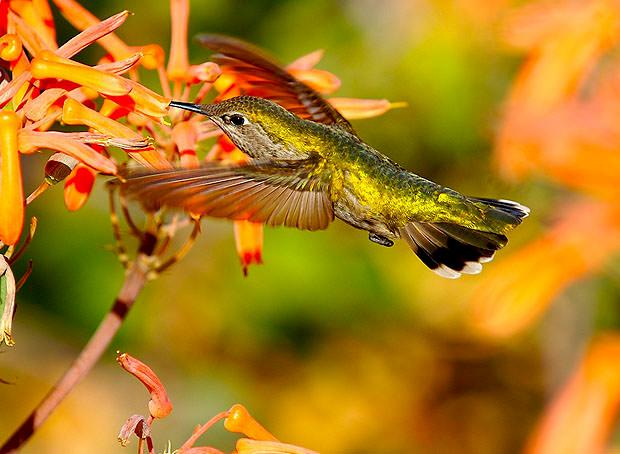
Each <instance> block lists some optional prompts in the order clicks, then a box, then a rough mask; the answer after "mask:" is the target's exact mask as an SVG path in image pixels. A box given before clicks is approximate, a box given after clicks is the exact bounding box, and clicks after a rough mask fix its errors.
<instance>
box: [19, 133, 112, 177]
mask: <svg viewBox="0 0 620 454" xmlns="http://www.w3.org/2000/svg"><path fill="white" fill-rule="evenodd" d="M40 148H44V149H52V150H56V151H60V152H62V153H65V154H68V155H69V156H72V157H74V158H75V159H77V160H78V161H81V162H83V163H84V164H88V165H89V166H90V167H92V168H94V169H96V170H99V171H100V172H102V173H107V174H116V164H114V162H112V161H111V160H110V159H108V158H106V157H105V156H103V155H101V154H99V153H97V152H96V151H95V150H93V149H92V148H91V147H89V146H88V145H86V144H84V143H81V142H78V141H77V140H75V139H72V138H71V136H67V135H66V133H62V132H56V131H46V132H40V131H29V130H26V129H22V130H21V131H20V133H19V150H20V151H21V152H22V153H34V152H35V151H37V150H38V149H40Z"/></svg>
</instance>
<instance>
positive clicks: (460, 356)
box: [0, 0, 620, 454]
mask: <svg viewBox="0 0 620 454" xmlns="http://www.w3.org/2000/svg"><path fill="white" fill-rule="evenodd" d="M81 3H82V4H83V5H84V6H85V7H87V8H88V9H89V10H90V11H92V12H93V13H94V14H95V15H96V16H97V17H99V18H105V17H108V16H110V15H112V14H114V13H117V12H119V11H121V10H123V9H129V10H131V11H132V12H133V13H134V15H133V16H132V17H130V18H129V19H128V21H127V22H126V23H125V25H124V26H123V27H122V28H121V29H120V30H119V31H118V32H117V33H118V35H119V36H120V37H122V38H123V39H124V40H125V41H126V42H127V43H129V44H131V45H144V44H149V43H158V44H160V45H161V46H162V47H163V48H164V49H167V48H168V47H169V45H170V33H169V28H170V25H169V23H170V12H169V3H168V2H166V1H156V2H138V1H135V0H130V1H123V2H121V1H116V0H115V1H105V2H96V1H92V0H91V1H86V0H85V1H82V2H81ZM190 4H191V14H190V24H189V31H190V36H191V35H193V34H197V33H200V32H219V33H225V34H230V35H234V36H238V37H241V38H244V39H246V40H249V41H251V42H253V43H255V44H257V45H259V46H261V47H263V48H265V49H267V50H269V51H270V52H271V53H272V54H274V55H275V56H277V58H278V59H279V60H280V61H281V62H283V63H288V62H291V61H293V60H294V59H296V58H297V57H299V56H301V55H304V54H306V53H308V52H311V51H313V50H315V49H319V48H321V49H325V57H324V58H323V60H322V61H321V63H320V64H319V67H320V68H322V69H326V70H329V71H330V72H332V73H334V74H336V75H337V76H338V77H339V78H340V80H341V82H342V88H341V89H340V90H339V92H338V95H339V96H351V97H364V98H388V99H390V100H392V101H405V102H407V104H408V107H407V108H403V109H395V110H392V111H390V112H387V113H386V114H384V115H383V116H381V117H378V118H374V119H369V120H359V121H355V122H354V127H355V128H356V129H357V130H358V132H359V134H360V136H361V137H363V138H364V140H366V141H367V142H368V143H369V144H370V145H372V146H373V147H375V148H377V149H379V150H381V151H382V152H384V153H385V154H387V155H388V156H390V157H391V158H393V159H395V160H396V161H398V162H399V163H400V164H402V165H403V166H404V167H406V168H408V169H411V170H413V171H414V172H416V173H418V174H420V175H422V176H424V177H427V178H430V179H432V180H434V181H437V182H440V183H442V184H444V185H447V186H450V187H452V188H454V189H456V190H458V191H460V192H463V193H465V194H471V195H475V196H484V197H498V198H508V199H514V200H518V201H519V202H521V203H523V204H525V205H527V206H529V207H530V208H531V209H532V215H531V216H530V217H529V218H528V219H527V220H526V222H525V223H524V224H523V226H522V227H520V228H519V229H517V231H515V232H514V233H513V234H512V235H511V237H510V243H509V245H508V247H507V248H506V249H505V250H503V251H501V252H499V253H498V254H497V256H496V258H495V260H494V261H493V262H491V263H489V264H487V265H485V267H484V270H483V272H482V273H481V274H480V275H476V276H465V277H463V278H461V279H459V280H457V281H449V280H444V279H442V278H440V277H438V276H436V275H435V274H433V273H431V272H429V271H428V270H427V269H426V268H425V267H424V265H423V264H422V263H420V262H419V260H418V259H417V258H416V257H415V256H414V255H413V254H411V251H410V250H409V248H408V247H406V245H404V244H397V245H396V246H395V247H393V248H391V249H387V248H381V247H378V246H377V245H375V244H373V243H370V242H369V241H368V239H367V236H366V235H365V234H364V232H357V231H352V230H351V229H350V228H349V227H348V226H345V225H344V224H342V223H338V222H337V223H335V224H334V225H332V226H331V227H330V228H329V229H328V230H326V231H322V232H315V233H309V232H300V231H296V230H287V229H266V231H265V243H264V250H263V259H264V262H265V263H264V264H263V265H260V266H252V267H250V269H249V275H248V277H247V278H244V277H243V274H242V272H241V268H240V266H239V264H238V258H237V256H236V253H235V249H234V239H233V234H232V229H231V228H230V223H229V222H227V221H222V220H212V219H209V220H206V221H203V233H202V235H201V236H200V238H199V241H198V244H197V245H196V246H195V247H194V249H193V250H192V251H191V253H190V254H189V255H188V257H186V258H185V259H184V260H183V262H181V263H180V264H178V265H176V266H175V267H174V268H172V269H171V271H169V272H167V273H165V274H164V275H162V276H160V277H159V278H158V279H157V280H155V281H153V282H151V283H149V284H148V286H147V288H146V290H145V291H144V292H143V294H142V295H141V296H140V299H139V301H138V303H137V305H136V307H135V308H134V309H133V310H132V313H131V314H130V315H129V318H128V320H127V322H126V324H125V326H124V327H123V328H122V330H121V332H120V334H119V335H118V336H117V338H116V339H115V340H114V342H113V345H112V346H111V348H110V349H109V351H108V353H107V354H105V355H104V357H103V359H102V361H101V362H100V363H99V365H98V366H97V367H96V369H95V371H94V372H93V373H92V374H91V375H89V376H88V377H87V379H86V380H85V381H84V382H83V383H82V384H81V385H79V387H78V388H77V389H76V390H75V392H73V393H72V394H71V396H70V397H69V398H68V399H67V401H66V402H65V403H63V404H62V406H61V407H60V408H59V410H58V411H57V412H56V413H55V414H54V415H53V416H52V417H51V419H50V420H49V421H48V422H47V423H46V424H45V425H44V426H43V428H42V429H41V430H40V431H39V432H38V433H37V434H36V435H35V437H34V438H33V440H32V441H31V442H30V443H29V444H28V445H27V446H26V447H25V449H24V452H26V453H27V452H46V453H61V452H62V453H66V452H92V453H97V452H102V453H103V452H116V451H117V450H121V449H122V448H120V446H119V445H118V442H117V440H116V435H117V433H118V429H119V428H120V426H121V424H122V423H123V422H124V421H125V419H126V418H127V417H128V416H130V415H131V414H134V413H145V412H146V403H147V401H148V395H147V394H146V393H145V392H144V390H143V389H142V388H141V387H140V385H139V384H138V383H136V382H135V381H134V380H133V379H132V378H131V377H129V376H127V375H126V374H125V373H124V372H122V371H121V370H120V368H119V367H118V366H117V365H116V363H115V361H114V358H115V353H114V352H115V350H121V351H128V352H130V353H131V354H132V355H134V356H136V357H138V358H140V359H142V360H143V361H145V362H146V363H147V364H149V366H151V367H152V368H153V369H154V370H155V371H156V372H157V373H158V375H159V376H160V378H161V379H162V381H163V382H164V383H165V384H166V387H167V390H168V394H169V396H170V398H171V399H172V401H173V403H174V406H175V409H174V411H173V413H172V414H171V415H170V416H169V417H168V418H166V419H164V420H162V421H157V422H156V423H155V426H154V438H155V441H156V448H157V450H158V452H161V451H162V450H164V449H165V448H166V443H167V442H168V440H170V442H171V445H172V447H173V449H174V448H175V447H178V446H180V445H181V443H182V442H183V441H184V440H185V439H186V438H187V437H188V436H189V435H190V434H191V431H192V429H193V428H194V426H195V425H196V424H198V423H202V422H204V421H206V420H207V419H209V418H210V417H211V416H212V415H214V414H216V413H217V412H219V411H222V410H225V409H226V408H228V407H230V406H231V405H232V404H233V403H236V402H240V403H243V404H244V405H245V406H246V407H248V409H249V410H250V411H251V412H252V414H253V415H254V416H255V417H256V418H257V419H258V420H259V421H260V422H261V423H262V424H263V425H264V426H265V427H267V428H268V429H269V430H270V431H271V432H272V433H274V434H275V435H276V436H277V437H278V438H279V439H281V440H283V441H286V442H290V443H294V444H297V445H300V446H305V447H307V448H310V449H314V450H317V451H321V452H325V453H371V452H373V453H374V452H385V453H392V452H394V453H396V452H413V453H416V452H433V453H454V452H459V453H483V454H485V453H489V454H491V453H511V452H519V451H522V450H527V451H528V452H532V453H543V452H545V453H569V452H575V453H577V452H613V451H614V450H619V449H620V439H616V438H617V437H614V433H615V432H616V416H617V407H618V402H619V399H620V366H618V361H617V359H618V351H619V349H620V334H618V328H619V327H620V311H619V309H620V263H619V262H618V256H617V254H616V252H617V250H618V249H619V248H620V204H619V202H618V200H620V199H619V198H618V195H619V194H618V192H620V178H619V177H618V175H620V158H619V156H620V155H619V154H618V150H619V149H620V126H619V125H620V123H618V121H617V118H618V115H617V114H618V113H619V112H620V77H619V76H620V60H619V58H618V55H619V54H618V40H619V39H620V5H618V4H617V3H616V2H615V1H611V0H584V1H580V2H572V1H568V0H566V1H546V2H538V1H533V2H522V1H509V0H492V1H481V0H476V1H462V0H459V1H455V2H442V1H439V0H415V1H411V0H390V1H388V2H381V1H373V0H361V1H360V0H358V1H352V0H348V1H334V0H319V1H314V2H297V1H293V0H287V1H276V0H260V1H253V2H244V1H240V0H236V1H231V0H227V1H225V0H209V1H200V2H198V1H192V2H190ZM52 9H53V10H54V13H55V20H56V23H57V27H58V35H59V36H58V41H59V42H64V41H66V40H67V39H68V38H70V37H71V36H73V35H74V34H75V31H74V30H73V29H72V28H71V27H70V26H69V25H68V24H67V23H66V22H65V21H64V19H62V17H61V16H60V14H57V10H55V9H54V7H53V6H52ZM189 52H190V60H191V62H192V63H200V62H202V61H205V59H206V58H207V56H208V52H206V51H205V50H204V49H202V48H200V47H199V46H197V45H196V44H195V43H194V42H190V47H189ZM103 53H104V52H103V50H102V49H100V48H97V47H95V46H92V47H91V48H89V49H87V50H86V51H85V52H82V53H81V54H79V56H78V57H77V59H78V60H80V61H83V62H85V63H90V64H93V62H96V61H97V60H98V58H99V57H101V56H102V55H103ZM148 77H149V76H148V75H146V74H145V79H144V80H145V81H146V82H145V84H147V85H148V84H149V83H150V84H151V86H152V87H153V89H156V87H157V84H156V80H155V79H152V80H149V79H148ZM209 146H210V144H205V147H204V150H200V152H202V153H204V152H206V150H208V149H209ZM23 163H24V165H25V166H26V178H27V180H26V182H25V187H26V188H29V189H28V190H32V189H34V188H35V187H36V185H37V184H38V183H39V181H40V180H41V177H42V175H41V168H42V165H43V163H44V159H43V158H41V159H40V160H37V159H30V158H29V159H28V160H24V162H23ZM103 184H104V180H103V179H102V180H101V181H99V182H98V186H97V187H96V189H95V191H94V193H93V195H92V197H91V200H90V201H89V202H88V204H87V205H86V206H85V207H84V208H82V209H81V210H79V211H77V212H74V213H69V212H67V211H66V210H65V208H64V206H63V199H62V194H61V192H62V190H61V189H60V188H54V189H52V190H50V191H48V192H47V193H46V194H45V195H44V196H42V198H40V199H39V200H37V201H36V202H35V203H33V204H32V205H31V206H29V208H28V215H35V216H37V217H38V219H39V229H38V231H37V236H36V237H35V239H34V242H33V244H32V245H31V246H30V248H29V249H28V251H27V254H26V255H27V256H28V257H27V258H32V259H33V261H34V273H33V275H32V276H31V278H30V279H29V281H28V282H27V284H26V286H25V287H24V288H23V289H22V290H21V291H20V293H19V294H18V297H17V298H18V311H17V314H16V318H15V322H14V333H13V334H14V338H15V341H16V345H15V346H14V347H12V348H7V347H2V348H1V349H0V379H2V380H3V381H5V382H7V384H2V385H0V406H1V408H3V411H2V412H0V438H2V439H4V438H6V437H7V436H8V435H9V434H10V433H11V432H12V431H13V430H14V428H15V427H17V425H18V424H19V423H20V422H21V420H22V419H23V418H25V417H26V416H27V415H28V413H29V411H30V410H31V409H32V408H33V407H34V406H35V405H36V403H37V402H38V401H39V400H40V399H41V398H42V396H43V395H44V394H45V393H46V392H47V390H48V389H49V388H50V387H51V386H52V385H53V383H54V382H55V381H56V379H57V378H58V377H59V376H60V374H61V373H62V371H64V369H65V368H66V367H67V366H68V365H69V364H70V362H71V360H72V358H74V357H75V355H76V354H77V353H78V352H79V350H80V348H81V346H82V345H83V344H84V343H85V342H86V340H87V339H88V337H89V335H90V333H91V332H92V331H93V330H94V329H95V327H96V325H97V323H98V321H99V320H100V319H101V317H102V316H103V315H104V314H105V312H106V311H107V309H108V307H109V306H110V304H111V303H112V301H113V299H114V297H115V295H116V292H117V291H118V288H119V286H120V284H121V282H122V278H123V270H122V269H121V267H120V266H119V264H118V262H117V260H116V257H115V256H114V255H113V254H112V253H111V252H110V251H109V246H110V245H111V244H112V242H113V239H112V235H111V228H110V225H109V221H108V211H107V200H106V197H107V196H106V192H105V190H104V188H103ZM28 190H27V192H28ZM24 266H25V260H22V261H21V262H19V263H18V264H17V266H16V273H17V274H18V275H19V274H21V271H23V269H24ZM207 437H208V438H206V439H205V440H206V441H208V442H209V444H212V445H214V446H218V447H220V448H221V449H228V450H230V449H232V447H233V446H234V439H235V437H233V436H231V435H230V434H227V433H226V432H225V431H224V430H223V429H221V428H218V429H215V430H213V431H209V433H208V435H207ZM134 443H135V440H134V441H132V445H131V447H130V448H125V449H131V450H132V452H133V449H134V448H135V445H134Z"/></svg>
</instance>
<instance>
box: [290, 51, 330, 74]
mask: <svg viewBox="0 0 620 454" xmlns="http://www.w3.org/2000/svg"><path fill="white" fill-rule="evenodd" d="M324 53H325V51H324V50H323V49H318V50H315V51H314V52H310V53H309V54H306V55H303V56H301V57H299V58H298V59H297V60H295V61H293V62H291V64H289V65H288V66H287V67H286V69H287V70H288V71H291V70H309V69H312V68H314V67H315V66H316V65H317V64H318V63H319V62H320V61H321V59H322V58H323V54H324Z"/></svg>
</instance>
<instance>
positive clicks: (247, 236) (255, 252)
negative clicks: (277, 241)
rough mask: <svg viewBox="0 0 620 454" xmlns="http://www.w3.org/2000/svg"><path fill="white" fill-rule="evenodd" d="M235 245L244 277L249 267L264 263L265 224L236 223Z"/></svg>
mask: <svg viewBox="0 0 620 454" xmlns="http://www.w3.org/2000/svg"><path fill="white" fill-rule="evenodd" d="M234 231H235V245H236V246H237V253H238V254H239V259H240V260H241V267H242V268H243V274H244V276H247V275H248V266H250V265H253V264H255V265H260V264H261V263H263V224H259V223H257V222H250V221H235V222H234Z"/></svg>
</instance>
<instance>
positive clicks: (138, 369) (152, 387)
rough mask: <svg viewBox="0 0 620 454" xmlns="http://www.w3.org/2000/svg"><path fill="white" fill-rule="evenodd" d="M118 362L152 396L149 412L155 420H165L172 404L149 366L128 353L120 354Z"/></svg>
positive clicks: (117, 358)
mask: <svg viewBox="0 0 620 454" xmlns="http://www.w3.org/2000/svg"><path fill="white" fill-rule="evenodd" d="M116 361H117V362H118V363H119V364H120V366H121V367H122V368H123V369H125V370H126V371H127V372H129V373H130V374H131V375H133V376H134V377H136V378H137V379H138V380H140V382H141V383H142V384H143V385H144V386H145V387H146V389H147V391H148V392H149V394H150V395H151V400H149V412H150V414H151V416H152V417H153V418H159V419H161V418H165V417H166V416H168V415H169V414H170V412H172V402H170V399H169V398H168V394H167V393H166V389H165V388H164V385H163V384H162V382H161V380H160V379H159V377H158V376H157V375H156V374H155V372H153V370H152V369H151V368H150V367H149V366H147V365H146V364H144V363H143V362H142V361H140V360H138V359H137V358H134V357H133V356H130V355H128V354H127V353H122V354H118V356H117V357H116Z"/></svg>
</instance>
